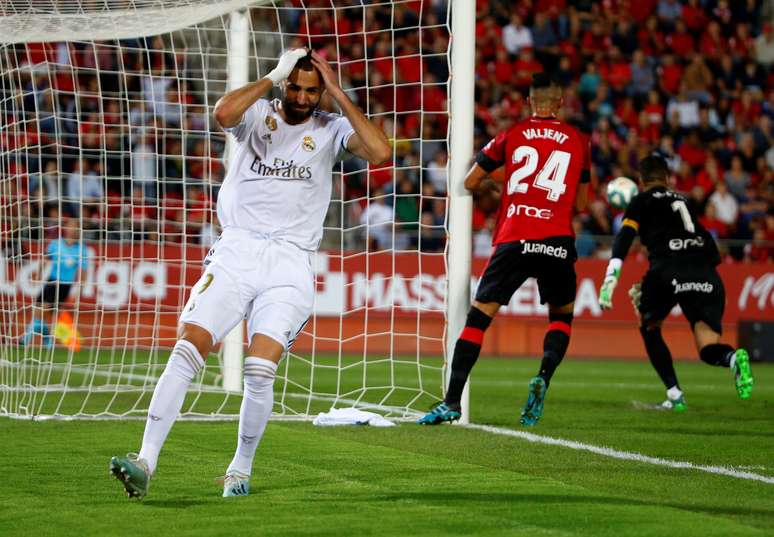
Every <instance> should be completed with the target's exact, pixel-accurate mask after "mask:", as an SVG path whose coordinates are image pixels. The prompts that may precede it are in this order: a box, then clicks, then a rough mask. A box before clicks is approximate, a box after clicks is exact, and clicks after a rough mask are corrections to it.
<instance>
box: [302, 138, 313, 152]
mask: <svg viewBox="0 0 774 537" xmlns="http://www.w3.org/2000/svg"><path fill="white" fill-rule="evenodd" d="M301 147H303V148H304V151H314V148H315V147H316V146H315V143H314V140H313V139H312V137H311V136H304V141H303V142H301Z"/></svg>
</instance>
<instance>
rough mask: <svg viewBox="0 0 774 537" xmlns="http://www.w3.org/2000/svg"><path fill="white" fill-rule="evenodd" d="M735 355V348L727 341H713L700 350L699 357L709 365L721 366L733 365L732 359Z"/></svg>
mask: <svg viewBox="0 0 774 537" xmlns="http://www.w3.org/2000/svg"><path fill="white" fill-rule="evenodd" d="M733 357H734V348H733V347H732V346H731V345H727V344H725V343H712V344H711V345H705V346H704V347H702V349H701V350H700V351H699V358H701V360H702V362H705V363H708V364H709V365H718V366H721V367H731V360H732V359H733Z"/></svg>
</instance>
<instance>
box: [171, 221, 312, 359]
mask: <svg viewBox="0 0 774 537" xmlns="http://www.w3.org/2000/svg"><path fill="white" fill-rule="evenodd" d="M314 285H315V284H314V273H313V271H312V252H309V251H307V250H302V249H301V248H299V247H298V246H296V245H294V244H292V243H289V242H286V241H283V240H278V239H271V238H264V237H260V236H258V235H256V234H254V233H251V232H249V231H246V230H242V229H236V228H226V229H225V230H224V231H223V233H222V234H221V236H220V238H219V239H218V241H217V242H216V243H215V245H214V246H213V247H212V249H211V250H210V252H209V254H207V258H206V259H205V269H204V274H202V277H201V279H200V280H199V281H198V282H196V285H194V286H193V287H192V288H191V294H190V297H189V298H188V302H187V303H186V305H185V308H183V313H182V314H181V315H180V322H181V323H191V324H195V325H197V326H200V327H202V328H204V329H205V330H207V331H208V332H209V333H210V335H212V340H213V343H217V342H219V341H221V340H222V339H223V338H224V337H225V336H226V334H228V333H229V332H230V331H231V329H232V328H233V327H234V326H236V324H237V323H239V322H241V321H242V319H244V318H247V331H248V336H249V337H248V341H249V340H250V339H252V337H253V335H255V334H263V335H266V336H269V337H270V338H272V339H273V340H275V341H278V342H279V343H280V344H282V345H283V347H285V349H286V350H287V349H288V348H290V346H291V345H292V344H293V342H294V341H295V339H296V336H297V335H298V333H299V332H300V331H301V329H302V328H303V327H304V325H305V324H306V321H307V320H308V319H309V316H310V315H311V314H312V306H313V302H314Z"/></svg>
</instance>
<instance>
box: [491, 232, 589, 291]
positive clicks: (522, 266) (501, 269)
mask: <svg viewBox="0 0 774 537" xmlns="http://www.w3.org/2000/svg"><path fill="white" fill-rule="evenodd" d="M577 257H578V255H577V253H576V252H575V240H574V239H573V238H572V237H550V238H548V239H542V240H530V241H527V240H525V241H514V242H506V243H502V244H499V245H497V247H496V248H495V251H494V252H492V256H491V257H490V258H489V262H488V263H487V265H486V268H485V269H484V274H483V276H481V281H480V282H479V284H478V290H477V291H476V300H477V301H478V302H497V303H498V304H501V305H503V306H504V305H506V304H508V302H510V300H511V297H512V296H513V293H515V292H516V291H517V290H518V288H519V287H521V285H522V284H523V283H524V282H525V281H526V280H527V278H530V277H532V278H535V279H537V284H538V290H539V291H540V303H541V304H546V303H548V304H550V305H552V306H564V305H566V304H569V303H570V302H573V301H574V300H575V291H576V287H577V278H576V276H575V260H576V259H577Z"/></svg>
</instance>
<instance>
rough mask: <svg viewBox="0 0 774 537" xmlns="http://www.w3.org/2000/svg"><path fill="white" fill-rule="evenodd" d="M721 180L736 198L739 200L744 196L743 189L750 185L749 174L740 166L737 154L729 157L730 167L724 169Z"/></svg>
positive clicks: (740, 162) (740, 160) (739, 158)
mask: <svg viewBox="0 0 774 537" xmlns="http://www.w3.org/2000/svg"><path fill="white" fill-rule="evenodd" d="M723 181H724V182H725V183H726V186H727V187H728V191H729V192H731V194H733V195H734V196H735V197H736V199H738V200H740V199H742V198H744V195H745V190H747V187H748V186H749V185H750V181H751V179H750V174H749V173H747V172H746V171H744V168H743V167H742V159H741V157H740V156H739V155H734V156H733V157H732V158H731V168H729V169H728V170H726V173H725V174H723Z"/></svg>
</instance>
